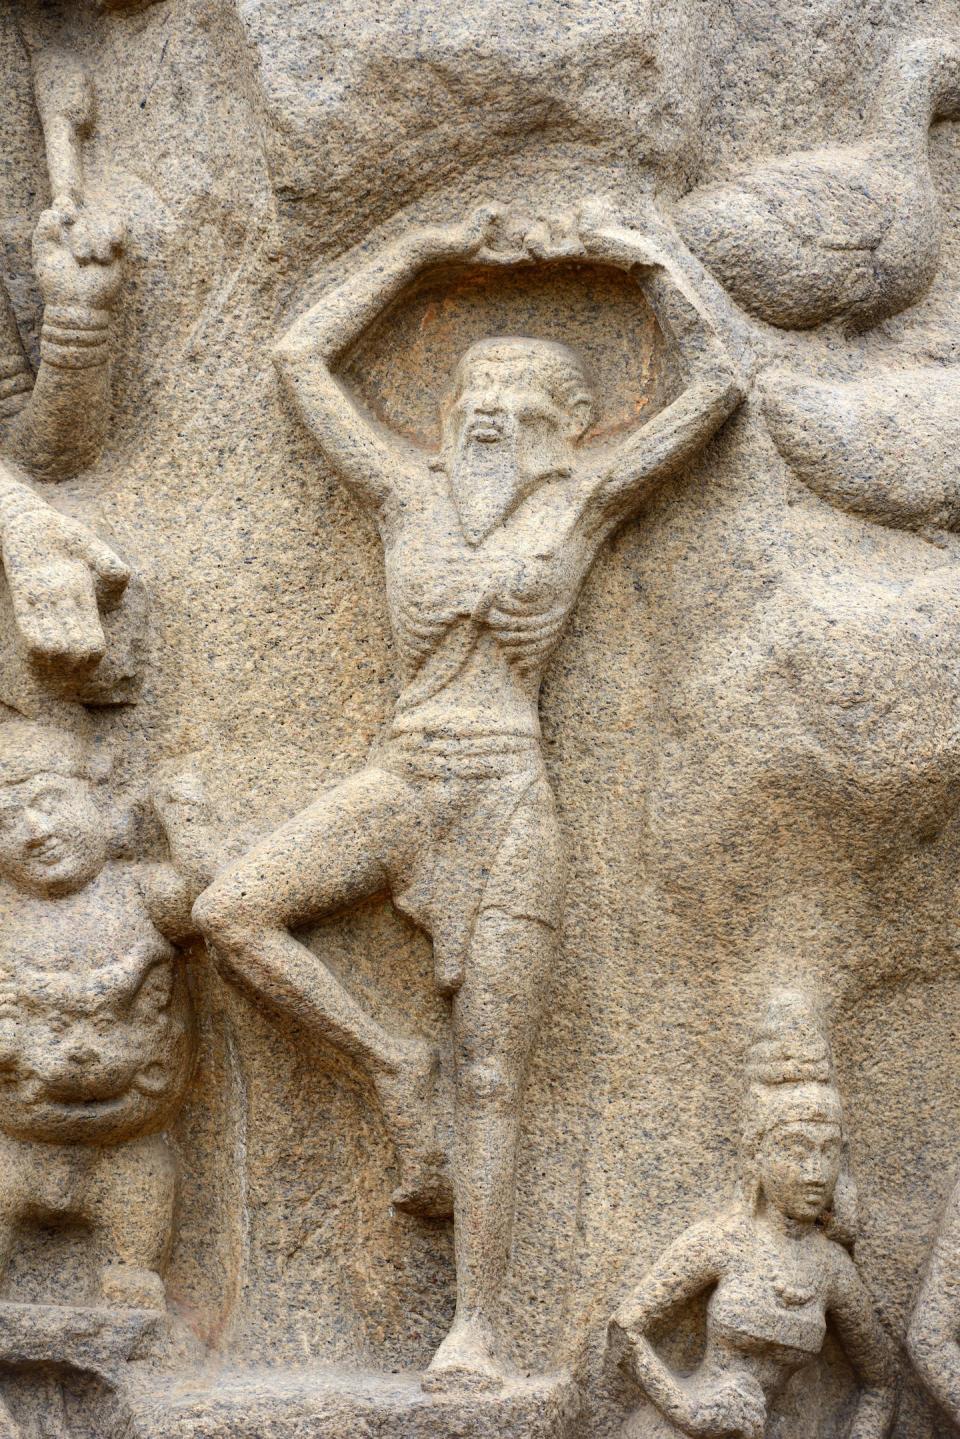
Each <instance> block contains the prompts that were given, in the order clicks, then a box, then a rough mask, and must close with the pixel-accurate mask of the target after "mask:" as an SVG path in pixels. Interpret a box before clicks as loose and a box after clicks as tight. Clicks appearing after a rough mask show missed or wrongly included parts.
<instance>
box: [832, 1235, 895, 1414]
mask: <svg viewBox="0 0 960 1439" xmlns="http://www.w3.org/2000/svg"><path fill="white" fill-rule="evenodd" d="M836 1249H837V1261H836V1273H835V1276H834V1279H833V1282H832V1284H831V1293H830V1296H829V1301H828V1304H827V1314H828V1317H829V1319H830V1320H831V1322H832V1323H833V1325H834V1328H835V1329H836V1331H837V1334H838V1336H839V1338H840V1342H841V1344H842V1345H843V1348H844V1352H845V1353H846V1356H847V1359H848V1360H849V1361H850V1365H851V1368H852V1369H853V1371H854V1374H855V1375H856V1377H857V1379H858V1381H859V1384H860V1397H859V1399H858V1400H857V1407H856V1409H855V1410H854V1414H853V1418H852V1420H851V1422H850V1428H849V1430H848V1434H847V1439H885V1436H886V1435H887V1434H889V1433H890V1430H891V1428H892V1427H893V1421H894V1419H895V1418H896V1413H897V1401H898V1398H899V1392H900V1386H899V1376H898V1373H897V1362H896V1357H895V1354H894V1349H893V1345H892V1344H891V1342H890V1340H889V1339H888V1338H887V1336H886V1334H885V1333H884V1331H883V1329H882V1328H881V1327H880V1321H879V1320H878V1319H877V1316H876V1313H875V1311H874V1308H873V1302H872V1300H871V1298H870V1295H869V1294H868V1293H867V1290H866V1287H865V1285H864V1284H863V1282H862V1280H861V1278H860V1276H859V1274H858V1273H857V1269H856V1266H855V1264H854V1263H853V1260H852V1259H851V1258H850V1256H849V1255H848V1254H847V1253H846V1251H844V1250H842V1249H840V1247H839V1246H836Z"/></svg>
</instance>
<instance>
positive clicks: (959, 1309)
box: [907, 1184, 960, 1423]
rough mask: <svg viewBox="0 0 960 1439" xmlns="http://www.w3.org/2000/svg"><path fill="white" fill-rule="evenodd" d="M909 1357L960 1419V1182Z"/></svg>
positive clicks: (911, 1334) (913, 1327)
mask: <svg viewBox="0 0 960 1439" xmlns="http://www.w3.org/2000/svg"><path fill="white" fill-rule="evenodd" d="M907 1349H908V1350H909V1351H910V1358H911V1359H912V1360H913V1363H914V1366H915V1368H916V1370H917V1373H918V1374H919V1375H920V1378H921V1379H922V1380H923V1382H924V1384H925V1385H926V1386H927V1388H928V1389H929V1390H930V1393H931V1394H933V1395H934V1397H935V1398H936V1399H937V1401H938V1402H939V1403H940V1404H941V1405H942V1406H943V1408H944V1409H945V1410H946V1412H947V1413H948V1414H949V1415H950V1417H951V1419H952V1420H953V1421H954V1423H960V1184H958V1185H957V1187H956V1189H955V1190H954V1191H953V1194H952V1195H951V1196H950V1200H949V1203H948V1204H947V1209H946V1213H945V1214H944V1216H943V1223H942V1225H941V1226H940V1233H939V1234H938V1235H937V1238H936V1242H935V1243H934V1246H933V1252H932V1254H931V1255H930V1264H929V1267H928V1269H927V1273H926V1275H925V1277H924V1281H923V1286H922V1288H921V1290H920V1295H919V1298H918V1299H917V1304H916V1308H915V1309H914V1311H913V1317H912V1318H911V1320H910V1328H909V1331H908V1333H907Z"/></svg>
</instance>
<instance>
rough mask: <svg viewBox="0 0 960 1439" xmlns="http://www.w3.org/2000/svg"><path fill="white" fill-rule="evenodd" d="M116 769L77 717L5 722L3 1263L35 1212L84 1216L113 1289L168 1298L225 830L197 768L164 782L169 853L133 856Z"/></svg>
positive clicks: (50, 1217) (106, 1298) (65, 1218)
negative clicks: (208, 906) (167, 1270)
mask: <svg viewBox="0 0 960 1439" xmlns="http://www.w3.org/2000/svg"><path fill="white" fill-rule="evenodd" d="M108 773H109V766H108V765H107V764H104V763H103V760H102V758H101V757H100V756H98V755H97V754H96V752H95V750H94V749H93V748H92V747H91V746H90V745H89V744H88V743H87V742H86V741H85V740H83V739H82V738H80V737H78V736H77V735H75V734H71V733H70V732H69V731H66V730H63V729H61V728H59V727H53V726H47V725H41V724H35V723H32V722H30V721H25V720H20V719H16V720H10V721H7V722H6V723H4V724H0V891H2V894H0V902H2V911H3V924H2V928H0V1096H2V1103H0V1277H2V1274H3V1270H4V1268H5V1266H6V1263H7V1260H8V1258H9V1256H10V1253H11V1249H12V1246H13V1245H14V1244H15V1243H16V1240H17V1235H18V1231H19V1230H20V1228H21V1227H22V1226H24V1225H28V1224H42V1225H53V1226H56V1225H74V1224H80V1225H82V1226H83V1227H85V1228H86V1229H87V1230H88V1231H89V1232H90V1234H91V1236H92V1239H93V1242H94V1243H95V1244H96V1246H97V1248H98V1251H99V1276H100V1278H99V1289H100V1295H99V1298H100V1302H103V1303H106V1304H115V1305H122V1306H132V1307H135V1308H159V1309H163V1307H164V1286H163V1277H162V1276H163V1268H164V1263H165V1260H166V1257H167V1253H168V1250H169V1247H170V1241H171V1235H172V1226H173V1210H174V1198H175V1187H176V1172H175V1165H174V1159H173V1155H172V1152H171V1150H170V1149H169V1147H168V1145H167V1143H166V1140H165V1138H164V1133H163V1131H164V1130H165V1129H166V1128H167V1127H168V1126H169V1124H170V1122H171V1120H172V1118H173V1117H174V1115H175V1114H176V1111H177V1109H178V1108H179V1106H180V1104H181V1102H182V1100H183V1097H184V1094H185V1092H186V1089H187V1086H188V1085H189V1083H190V1080H191V1078H192V1073H193V1060H194V1053H195V1047H196V1034H195V1021H194V1005H193V988H192V984H191V981H190V976H189V972H188V966H187V963H186V961H185V959H184V957H183V955H182V954H181V953H180V952H179V948H180V947H181V946H183V945H185V944H187V943H188V942H189V940H190V939H191V937H193V936H192V935H191V927H190V923H189V916H190V908H191V905H192V902H193V900H194V899H195V898H196V896H197V894H198V892H199V891H200V890H201V889H202V888H203V887H204V885H205V884H207V883H209V879H210V875H211V873H212V870H213V853H214V849H215V842H214V841H213V839H212V837H211V835H212V830H211V825H210V824H209V822H208V820H209V815H208V811H207V809H206V806H205V804H204V802H203V798H202V795H201V794H200V792H199V791H198V789H197V787H196V781H194V780H193V779H192V778H191V777H190V776H187V775H185V776H181V777H179V778H178V779H177V780H176V781H174V782H172V783H168V784H166V785H165V786H163V787H162V789H161V788H158V789H157V790H156V791H155V793H154V806H155V808H156V811H157V814H158V817H159V819H160V821H161V824H162V826H163V828H164V831H165V834H166V837H167V842H168V847H169V851H170V861H169V862H166V863H151V862H147V861H141V860H130V859H128V858H125V857H124V856H123V854H122V853H121V852H119V851H118V846H117V833H118V825H117V823H116V819H117V815H116V812H115V810H114V807H113V805H112V804H111V801H110V798H109V795H108V793H107V792H106V790H105V788H104V782H105V780H106V778H107V775H108Z"/></svg>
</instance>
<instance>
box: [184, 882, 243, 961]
mask: <svg viewBox="0 0 960 1439" xmlns="http://www.w3.org/2000/svg"><path fill="white" fill-rule="evenodd" d="M245 910H246V906H245V905H244V897H243V894H242V891H239V890H238V887H237V886H236V884H234V883H232V882H231V881H229V880H215V881H214V883H213V884H212V885H210V887H209V889H205V890H204V892H203V894H201V896H200V898H199V899H198V900H197V902H196V904H195V905H194V906H193V914H192V918H193V922H194V924H195V925H196V926H197V928H198V929H199V931H200V933H201V934H202V935H203V936H204V938H205V939H207V940H209V942H210V943H211V944H212V945H215V946H216V948H217V949H222V950H225V951H227V952H229V951H230V950H232V949H236V948H237V947H239V946H240V945H242V943H243V940H244V938H245V936H246V934H247V931H248V929H249V915H248V913H246V912H245Z"/></svg>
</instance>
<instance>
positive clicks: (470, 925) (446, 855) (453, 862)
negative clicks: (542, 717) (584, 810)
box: [371, 733, 563, 994]
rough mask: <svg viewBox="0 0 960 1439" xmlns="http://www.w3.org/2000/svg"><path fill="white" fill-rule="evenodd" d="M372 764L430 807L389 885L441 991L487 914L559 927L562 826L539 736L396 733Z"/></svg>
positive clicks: (455, 976)
mask: <svg viewBox="0 0 960 1439" xmlns="http://www.w3.org/2000/svg"><path fill="white" fill-rule="evenodd" d="M371 760H372V763H373V764H374V765H375V766H376V768H378V769H382V770H386V771H387V772H388V773H391V774H395V775H396V776H397V777H398V778H400V779H402V780H404V781H405V783H407V784H409V785H411V786H412V787H414V788H415V789H416V790H417V792H418V794H417V797H418V800H420V801H421V802H422V803H423V804H424V809H425V814H424V819H425V835H424V843H423V844H422V845H421V846H420V847H419V848H418V849H417V850H416V852H414V853H412V854H408V855H406V856H404V858H403V860H402V861H401V862H399V863H397V864H395V865H394V866H393V867H392V872H391V876H390V879H391V889H392V893H393V899H394V903H395V904H396V905H397V908H398V909H400V910H402V911H403V912H404V913H405V914H408V915H409V916H410V918H411V919H413V920H415V921H416V922H417V923H418V924H420V925H422V926H423V928H424V929H426V930H427V931H428V933H429V934H430V935H431V937H432V939H433V946H434V964H435V970H436V977H437V984H438V987H439V988H440V990H441V992H442V993H445V994H450V993H453V992H454V991H455V990H457V989H458V988H459V987H460V985H461V984H462V982H463V976H464V964H465V959H466V955H467V952H468V950H469V946H470V940H471V938H472V935H473V930H474V926H475V924H476V920H477V916H478V915H479V913H480V912H481V911H482V910H484V909H492V908H496V909H502V910H503V911H505V912H506V913H507V914H511V915H516V916H518V917H521V918H529V919H533V920H537V921H539V922H540V923H542V924H545V925H547V926H549V927H550V928H551V929H556V928H557V927H558V926H559V923H560V918H561V911H562V907H563V855H562V845H561V838H560V828H559V824H558V821H557V815H556V806H555V802H554V798H553V793H552V791H551V789H550V785H549V782H548V780H547V774H546V770H545V768H544V764H543V756H542V754H541V752H540V745H539V743H538V741H537V740H536V739H535V738H533V736H526V735H488V736H478V737H470V738H467V737H458V738H453V739H446V738H443V737H441V736H435V735H428V734H422V733H409V734H408V733H400V734H393V735H391V736H389V737H388V738H387V739H386V740H385V741H384V742H383V744H382V746H381V747H380V748H379V749H378V750H377V752H376V754H375V755H374V756H372V757H371Z"/></svg>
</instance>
